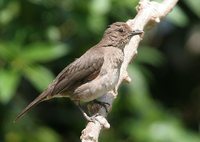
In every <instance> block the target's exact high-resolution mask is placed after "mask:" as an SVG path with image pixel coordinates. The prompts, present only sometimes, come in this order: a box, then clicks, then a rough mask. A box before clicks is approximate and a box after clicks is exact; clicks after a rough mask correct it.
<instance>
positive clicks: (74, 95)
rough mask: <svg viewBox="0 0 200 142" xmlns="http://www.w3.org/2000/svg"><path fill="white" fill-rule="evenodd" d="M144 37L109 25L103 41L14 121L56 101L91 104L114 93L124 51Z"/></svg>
mask: <svg viewBox="0 0 200 142" xmlns="http://www.w3.org/2000/svg"><path fill="white" fill-rule="evenodd" d="M141 33H143V31H141V30H136V31H132V30H131V28H130V27H129V26H128V25H127V24H126V23H124V22H116V23H113V24H112V25H110V26H109V27H108V28H107V29H106V31H105V33H104V35H103V38H102V40H101V41H100V42H99V43H98V44H97V45H95V46H93V47H92V48H90V49H89V50H88V51H87V52H86V53H85V54H83V55H82V56H81V57H80V58H78V59H76V60H75V61H74V62H72V63H71V64H69V65H68V66H67V67H65V68H64V69H63V71H61V73H59V74H58V76H57V77H56V78H55V80H54V81H53V82H52V83H51V84H49V86H48V88H47V89H46V90H44V92H42V93H41V94H40V95H39V96H38V97H37V98H36V99H34V100H33V101H32V102H31V103H30V104H29V105H28V106H27V107H26V108H25V109H24V110H23V111H22V112H21V113H20V114H19V115H18V116H17V117H16V119H15V121H17V120H18V119H19V118H21V117H22V116H23V115H24V114H25V113H26V112H27V111H29V110H30V109H31V108H32V107H33V106H35V105H37V104H38V103H40V102H42V101H45V100H49V99H52V98H54V97H69V98H70V99H71V100H72V101H74V102H78V103H80V102H90V101H93V100H95V99H98V98H99V97H101V96H103V95H104V94H106V92H108V91H111V90H113V89H114V87H115V86H116V84H117V82H118V78H119V74H120V67H121V64H122V62H123V58H124V54H123V49H124V47H125V45H126V44H127V43H128V42H129V41H130V39H131V37H132V36H134V35H139V34H141Z"/></svg>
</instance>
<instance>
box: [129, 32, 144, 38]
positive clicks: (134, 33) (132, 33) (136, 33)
mask: <svg viewBox="0 0 200 142" xmlns="http://www.w3.org/2000/svg"><path fill="white" fill-rule="evenodd" d="M143 33H144V31H142V30H134V31H132V32H131V35H130V36H131V37H132V36H134V35H139V34H143Z"/></svg>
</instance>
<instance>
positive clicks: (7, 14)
mask: <svg viewBox="0 0 200 142" xmlns="http://www.w3.org/2000/svg"><path fill="white" fill-rule="evenodd" d="M19 9H20V6H19V3H18V2H16V1H11V2H9V3H8V5H7V7H6V8H4V9H3V10H1V11H0V23H1V24H3V25H6V24H8V23H9V22H10V21H11V20H13V19H14V18H15V17H16V16H17V15H18V13H19Z"/></svg>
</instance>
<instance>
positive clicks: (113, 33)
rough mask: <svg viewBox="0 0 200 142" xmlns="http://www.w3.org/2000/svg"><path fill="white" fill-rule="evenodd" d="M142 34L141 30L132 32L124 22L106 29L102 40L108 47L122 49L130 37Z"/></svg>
mask: <svg viewBox="0 0 200 142" xmlns="http://www.w3.org/2000/svg"><path fill="white" fill-rule="evenodd" d="M142 33H143V31H141V30H136V31H132V30H131V28H130V27H129V26H128V25H127V24H126V23H125V22H116V23H113V24H112V25H110V26H109V27H108V28H107V29H106V31H105V33H104V36H103V39H104V40H105V41H104V42H107V43H108V46H114V47H118V48H124V47H125V45H126V44H127V43H128V42H129V41H130V39H131V37H132V36H134V35H139V34H142Z"/></svg>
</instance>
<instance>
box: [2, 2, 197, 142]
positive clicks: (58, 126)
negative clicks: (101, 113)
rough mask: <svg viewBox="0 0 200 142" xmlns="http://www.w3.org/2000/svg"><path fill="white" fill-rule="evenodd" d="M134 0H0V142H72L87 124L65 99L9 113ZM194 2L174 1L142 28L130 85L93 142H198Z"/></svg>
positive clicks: (130, 11) (130, 13)
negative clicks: (172, 6) (168, 10)
mask: <svg viewBox="0 0 200 142" xmlns="http://www.w3.org/2000/svg"><path fill="white" fill-rule="evenodd" d="M137 3H138V1H136V0H123V1H120V0H0V142H77V141H80V140H79V136H80V134H81V130H82V129H83V128H84V127H85V124H86V121H85V119H84V118H83V116H82V114H81V113H80V111H79V110H78V108H77V107H76V106H75V105H74V104H73V103H72V102H71V101H70V100H69V99H54V100H50V101H48V102H44V103H41V104H39V105H38V106H37V107H35V108H34V109H33V110H32V111H30V112H29V113H28V114H27V115H26V116H25V117H23V118H22V119H21V120H20V121H19V122H18V123H16V124H14V123H12V121H13V120H14V118H15V116H16V115H17V114H18V113H19V112H20V111H21V110H22V109H23V108H24V107H25V106H26V105H27V104H28V103H29V102H30V101H31V100H33V99H34V98H35V97H36V96H37V95H39V93H40V92H41V91H42V90H43V89H45V88H46V87H47V85H48V84H49V83H50V82H51V81H52V80H53V78H54V77H55V76H56V75H57V74H58V73H59V72H60V71H61V70H62V69H63V68H64V67H65V66H66V65H67V64H69V63H70V62H72V61H73V60H75V59H76V58H77V57H79V56H80V55H81V54H83V53H84V52H85V51H86V50H87V49H88V48H90V47H92V46H93V45H95V44H96V43H97V42H98V41H99V40H100V39H101V37H102V35H103V32H104V30H105V29H106V27H107V26H108V25H109V24H111V23H113V22H116V21H126V20H128V19H131V18H133V17H134V16H135V14H136V11H135V6H136V5H137ZM199 5H200V1H196V0H190V1H188V0H180V2H179V3H178V5H177V6H176V8H175V9H174V10H173V12H171V13H170V14H169V15H168V16H167V17H166V18H165V19H163V20H162V21H161V23H159V24H158V25H156V26H155V27H148V28H147V29H145V36H144V39H143V41H142V42H141V43H140V47H139V50H138V55H137V58H136V59H135V60H134V61H133V62H132V63H131V64H130V65H129V69H128V71H129V74H130V76H131V77H132V82H131V83H130V84H123V85H122V86H121V87H120V91H119V96H118V98H117V99H116V101H115V103H114V105H113V110H112V112H111V113H110V114H109V116H108V121H109V122H110V124H111V128H110V129H109V130H105V131H103V132H102V133H101V135H100V142H200V129H199V124H200V21H199V17H200V9H199Z"/></svg>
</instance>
